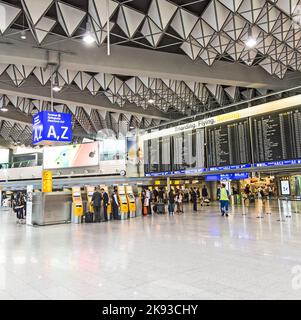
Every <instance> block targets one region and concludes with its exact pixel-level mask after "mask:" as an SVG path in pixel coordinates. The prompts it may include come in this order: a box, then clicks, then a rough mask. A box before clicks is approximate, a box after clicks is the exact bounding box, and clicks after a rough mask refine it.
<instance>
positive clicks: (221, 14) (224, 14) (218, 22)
mask: <svg viewBox="0 0 301 320" xmlns="http://www.w3.org/2000/svg"><path fill="white" fill-rule="evenodd" d="M229 14H230V11H229V10H228V8H226V7H225V6H223V5H222V4H221V3H220V2H219V1H217V0H211V2H210V3H209V5H208V6H207V8H206V10H205V11H204V12H203V14H202V19H203V20H205V21H206V22H207V23H208V24H209V25H210V26H211V27H212V28H213V29H214V30H215V31H220V30H221V29H222V27H223V25H224V23H225V22H226V20H227V18H228V16H229Z"/></svg>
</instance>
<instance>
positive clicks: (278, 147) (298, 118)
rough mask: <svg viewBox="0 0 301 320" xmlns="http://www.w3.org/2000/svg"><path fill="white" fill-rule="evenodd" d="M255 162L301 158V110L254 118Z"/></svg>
mask: <svg viewBox="0 0 301 320" xmlns="http://www.w3.org/2000/svg"><path fill="white" fill-rule="evenodd" d="M252 122H253V140H254V162H255V163H260V162H268V161H280V160H293V159H300V158H301V110H300V109H294V110H290V111H286V112H281V113H275V114H268V115H263V116H260V117H256V118H253V120H252Z"/></svg>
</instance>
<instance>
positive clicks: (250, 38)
mask: <svg viewBox="0 0 301 320" xmlns="http://www.w3.org/2000/svg"><path fill="white" fill-rule="evenodd" d="M245 44H246V46H247V47H248V48H250V49H252V48H254V47H255V46H256V45H257V40H256V39H255V37H254V36H253V34H252V28H249V31H248V39H247V40H246V42H245Z"/></svg>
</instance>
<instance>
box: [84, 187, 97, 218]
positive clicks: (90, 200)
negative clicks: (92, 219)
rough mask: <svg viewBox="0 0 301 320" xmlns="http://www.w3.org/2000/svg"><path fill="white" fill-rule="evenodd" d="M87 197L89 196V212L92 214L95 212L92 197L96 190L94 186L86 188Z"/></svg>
mask: <svg viewBox="0 0 301 320" xmlns="http://www.w3.org/2000/svg"><path fill="white" fill-rule="evenodd" d="M85 189H86V195H87V203H88V211H89V212H90V213H92V212H93V203H92V197H93V193H94V190H95V188H94V187H93V186H86V188H85Z"/></svg>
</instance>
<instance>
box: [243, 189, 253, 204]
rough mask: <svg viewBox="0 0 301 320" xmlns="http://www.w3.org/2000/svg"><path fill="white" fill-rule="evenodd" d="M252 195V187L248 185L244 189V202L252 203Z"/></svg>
mask: <svg viewBox="0 0 301 320" xmlns="http://www.w3.org/2000/svg"><path fill="white" fill-rule="evenodd" d="M250 193H251V190H250V186H249V185H248V184H247V185H246V186H245V189H244V194H245V198H244V202H245V203H246V201H250Z"/></svg>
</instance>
